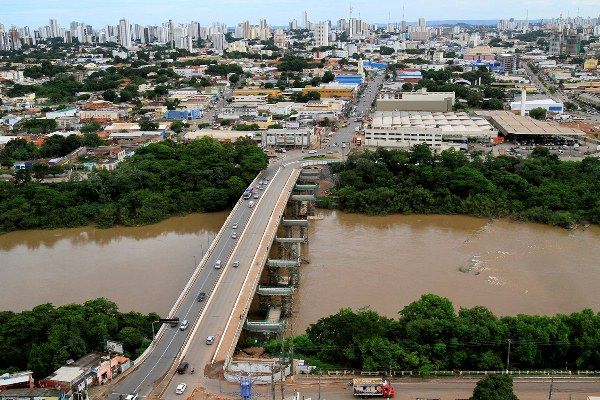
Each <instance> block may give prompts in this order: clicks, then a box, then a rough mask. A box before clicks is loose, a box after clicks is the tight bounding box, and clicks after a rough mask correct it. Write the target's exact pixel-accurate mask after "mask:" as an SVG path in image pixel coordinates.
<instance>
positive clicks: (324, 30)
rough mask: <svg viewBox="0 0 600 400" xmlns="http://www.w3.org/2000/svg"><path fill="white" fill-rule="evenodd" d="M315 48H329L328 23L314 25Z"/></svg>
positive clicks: (322, 22)
mask: <svg viewBox="0 0 600 400" xmlns="http://www.w3.org/2000/svg"><path fill="white" fill-rule="evenodd" d="M314 36H315V46H317V47H324V46H329V22H327V21H321V22H319V23H317V24H316V25H315V30H314Z"/></svg>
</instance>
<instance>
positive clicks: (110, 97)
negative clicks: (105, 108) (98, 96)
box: [102, 89, 119, 103]
mask: <svg viewBox="0 0 600 400" xmlns="http://www.w3.org/2000/svg"><path fill="white" fill-rule="evenodd" d="M102 98H103V99H104V100H106V101H110V102H111V103H116V102H117V100H118V99H119V95H118V94H117V92H115V91H114V90H112V89H109V90H105V91H104V93H102Z"/></svg>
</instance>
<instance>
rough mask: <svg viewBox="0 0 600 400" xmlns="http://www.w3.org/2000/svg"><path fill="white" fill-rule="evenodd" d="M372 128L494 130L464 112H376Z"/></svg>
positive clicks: (487, 123) (486, 123) (485, 122)
mask: <svg viewBox="0 0 600 400" xmlns="http://www.w3.org/2000/svg"><path fill="white" fill-rule="evenodd" d="M371 127H372V128H379V129H381V128H383V129H394V128H421V129H441V130H442V131H446V132H451V131H473V132H475V131H482V130H489V131H491V130H492V126H491V125H490V123H489V122H487V121H486V120H485V119H484V118H480V117H471V116H469V115H468V114H467V113H464V112H459V113H454V112H425V111H376V112H375V114H374V115H373V122H372V123H371Z"/></svg>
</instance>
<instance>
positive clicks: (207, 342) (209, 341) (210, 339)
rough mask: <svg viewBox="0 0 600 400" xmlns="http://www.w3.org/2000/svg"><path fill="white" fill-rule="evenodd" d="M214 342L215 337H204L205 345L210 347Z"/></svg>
mask: <svg viewBox="0 0 600 400" xmlns="http://www.w3.org/2000/svg"><path fill="white" fill-rule="evenodd" d="M214 342H215V337H214V336H212V335H211V336H207V337H206V344H208V345H211V344H213V343H214Z"/></svg>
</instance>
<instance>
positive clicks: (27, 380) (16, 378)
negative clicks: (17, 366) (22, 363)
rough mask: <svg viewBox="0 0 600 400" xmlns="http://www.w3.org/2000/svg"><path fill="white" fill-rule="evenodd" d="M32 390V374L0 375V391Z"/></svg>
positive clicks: (26, 372) (24, 372) (29, 372)
mask: <svg viewBox="0 0 600 400" xmlns="http://www.w3.org/2000/svg"><path fill="white" fill-rule="evenodd" d="M24 387H26V388H32V387H33V372H31V371H23V372H16V373H14V374H9V373H6V374H3V375H0V391H2V390H6V389H11V388H24Z"/></svg>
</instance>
